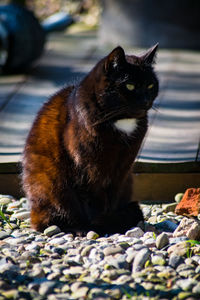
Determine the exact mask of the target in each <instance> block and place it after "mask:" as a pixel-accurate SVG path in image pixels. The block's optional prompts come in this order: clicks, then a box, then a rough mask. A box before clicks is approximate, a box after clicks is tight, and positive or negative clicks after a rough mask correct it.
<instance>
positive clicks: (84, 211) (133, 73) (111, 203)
mask: <svg viewBox="0 0 200 300" xmlns="http://www.w3.org/2000/svg"><path fill="white" fill-rule="evenodd" d="M156 50H157V45H155V46H154V47H152V48H151V49H150V50H148V51H147V52H146V53H145V54H144V55H141V56H135V55H125V53H124V50H123V49H122V48H121V47H117V48H115V49H114V50H113V51H112V52H111V53H110V54H109V55H108V56H106V57H105V58H103V59H102V60H101V61H100V62H98V63H97V65H96V66H95V67H94V68H93V69H92V70H91V71H90V72H89V74H88V75H87V76H86V77H85V78H84V79H83V80H82V81H81V82H80V83H79V84H78V85H77V86H69V87H67V88H64V89H62V90H61V91H59V92H58V93H57V94H56V95H54V96H53V97H52V98H51V99H50V100H49V102H48V103H46V104H45V105H44V106H43V107H42V109H41V110H40V112H39V113H38V115H37V117H36V120H35V122H34V124H33V126H32V129H31V131H30V133H29V136H28V138H27V142H26V146H25V150H24V158H23V186H24V190H25V192H26V196H27V197H28V199H29V200H30V203H31V222H32V226H33V228H35V229H37V230H44V228H45V227H47V226H49V225H51V224H57V225H58V226H59V227H60V228H61V229H62V230H64V231H67V232H69V231H70V232H75V233H76V234H84V233H85V232H87V231H88V230H95V231H97V232H98V233H100V234H105V233H115V232H120V233H123V232H125V231H126V230H128V229H129V228H131V227H133V226H135V225H136V224H137V223H138V222H139V221H140V220H143V216H142V212H141V210H140V208H139V206H138V203H137V202H136V201H133V199H132V190H133V179H132V167H133V163H134V160H135V158H136V155H137V153H138V151H139V149H140V146H141V143H142V140H143V138H144V136H145V133H146V131H147V126H148V118H147V112H148V110H149V109H150V108H151V107H152V104H153V101H154V99H155V98H156V96H157V94H158V80H157V77H156V75H155V72H154V70H153V66H152V65H153V63H154V59H155V54H156ZM135 200H137V199H135Z"/></svg>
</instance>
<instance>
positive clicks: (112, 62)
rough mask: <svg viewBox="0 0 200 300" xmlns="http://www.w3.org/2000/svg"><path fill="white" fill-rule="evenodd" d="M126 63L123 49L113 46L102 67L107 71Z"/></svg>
mask: <svg viewBox="0 0 200 300" xmlns="http://www.w3.org/2000/svg"><path fill="white" fill-rule="evenodd" d="M125 63H126V58H125V53H124V49H123V48H122V47H120V46H118V47H117V48H115V49H114V50H113V51H112V52H110V54H108V56H107V57H106V59H105V64H104V69H105V71H106V73H107V72H109V71H112V70H117V69H119V68H120V67H121V66H122V65H123V64H125Z"/></svg>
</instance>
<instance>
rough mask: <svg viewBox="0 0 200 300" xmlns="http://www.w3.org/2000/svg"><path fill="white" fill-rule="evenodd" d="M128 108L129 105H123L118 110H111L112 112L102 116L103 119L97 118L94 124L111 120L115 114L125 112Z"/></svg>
mask: <svg viewBox="0 0 200 300" xmlns="http://www.w3.org/2000/svg"><path fill="white" fill-rule="evenodd" d="M126 109H127V107H121V108H118V109H117V110H114V111H111V112H109V113H107V114H105V115H104V116H103V118H101V119H99V120H97V121H96V122H95V123H93V124H92V126H96V125H98V124H101V123H103V122H105V121H107V120H109V119H110V118H112V117H115V116H117V115H119V114H121V113H123V112H125V111H126Z"/></svg>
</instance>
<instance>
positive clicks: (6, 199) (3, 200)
mask: <svg viewBox="0 0 200 300" xmlns="http://www.w3.org/2000/svg"><path fill="white" fill-rule="evenodd" d="M12 199H13V198H12V197H10V196H2V197H0V205H7V204H9V203H10V202H12Z"/></svg>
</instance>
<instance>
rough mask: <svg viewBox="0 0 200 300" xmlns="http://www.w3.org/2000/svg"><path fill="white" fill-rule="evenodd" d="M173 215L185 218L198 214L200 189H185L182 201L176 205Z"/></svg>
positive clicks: (199, 209)
mask: <svg viewBox="0 0 200 300" xmlns="http://www.w3.org/2000/svg"><path fill="white" fill-rule="evenodd" d="M175 213H176V214H178V215H187V216H197V215H198V214H200V188H197V189H196V188H190V189H187V190H186V192H185V194H184V196H183V198H182V200H181V201H180V202H179V203H178V204H177V206H176V209H175Z"/></svg>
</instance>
